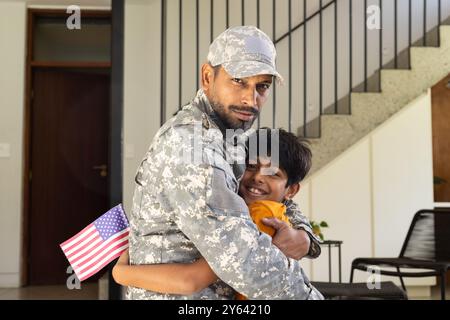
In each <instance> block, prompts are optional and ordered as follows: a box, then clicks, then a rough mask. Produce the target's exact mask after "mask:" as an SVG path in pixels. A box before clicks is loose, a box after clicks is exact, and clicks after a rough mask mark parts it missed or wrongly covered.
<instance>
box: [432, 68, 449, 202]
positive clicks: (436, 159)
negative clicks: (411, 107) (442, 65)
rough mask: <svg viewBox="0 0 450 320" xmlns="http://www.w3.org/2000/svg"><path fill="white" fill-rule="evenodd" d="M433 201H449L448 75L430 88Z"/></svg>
mask: <svg viewBox="0 0 450 320" xmlns="http://www.w3.org/2000/svg"><path fill="white" fill-rule="evenodd" d="M432 115H433V165H434V177H435V179H434V180H435V184H434V201H435V202H450V75H449V76H447V77H446V78H444V79H443V80H442V81H440V82H439V83H438V84H437V85H435V86H434V87H433V88H432Z"/></svg>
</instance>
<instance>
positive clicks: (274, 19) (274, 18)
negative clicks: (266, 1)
mask: <svg viewBox="0 0 450 320" xmlns="http://www.w3.org/2000/svg"><path fill="white" fill-rule="evenodd" d="M276 25H277V7H276V4H275V0H272V37H273V42H274V44H275V45H276V38H277V34H276V31H277V26H276ZM276 109H277V87H276V85H273V108H272V128H273V129H275V116H276Z"/></svg>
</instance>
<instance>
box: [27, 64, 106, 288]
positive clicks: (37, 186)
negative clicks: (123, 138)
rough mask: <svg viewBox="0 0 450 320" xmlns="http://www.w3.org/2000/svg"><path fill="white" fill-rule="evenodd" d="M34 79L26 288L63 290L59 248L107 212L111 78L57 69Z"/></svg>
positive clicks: (40, 71)
mask: <svg viewBox="0 0 450 320" xmlns="http://www.w3.org/2000/svg"><path fill="white" fill-rule="evenodd" d="M32 75H33V76H32V80H33V99H32V104H31V151H30V152H31V184H30V189H31V195H30V198H31V204H30V215H29V260H28V262H29V266H28V275H29V277H28V279H29V281H28V282H29V284H31V285H40V284H62V283H65V282H66V279H67V277H68V276H69V275H68V274H67V273H66V271H67V268H68V266H69V263H68V261H67V260H66V258H65V256H64V254H63V253H62V251H61V249H60V247H59V244H60V243H61V242H63V241H65V240H67V239H68V238H69V237H71V236H73V235H75V234H76V233H77V232H78V231H80V230H81V229H82V228H84V227H85V226H86V225H88V224H89V223H91V222H92V221H93V220H95V219H96V218H97V217H98V216H99V215H101V214H102V213H104V212H106V211H107V209H108V200H109V199H108V175H107V163H108V135H109V104H110V98H109V97H110V76H109V74H108V73H105V72H103V74H102V73H99V72H95V71H93V70H91V71H81V70H77V69H57V68H53V69H52V68H37V69H34V71H33V74H32ZM95 279H96V278H94V279H93V280H95Z"/></svg>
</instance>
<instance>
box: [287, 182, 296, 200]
mask: <svg viewBox="0 0 450 320" xmlns="http://www.w3.org/2000/svg"><path fill="white" fill-rule="evenodd" d="M299 191H300V183H294V184H292V185H290V186H289V187H288V189H287V192H286V195H285V196H284V197H285V198H286V199H292V198H293V197H295V195H296V194H297V193H298V192H299Z"/></svg>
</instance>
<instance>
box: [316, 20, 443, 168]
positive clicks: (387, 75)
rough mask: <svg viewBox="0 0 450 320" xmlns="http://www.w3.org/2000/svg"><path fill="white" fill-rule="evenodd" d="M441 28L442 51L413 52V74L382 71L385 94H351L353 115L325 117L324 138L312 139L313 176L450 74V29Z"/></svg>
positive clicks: (420, 49) (413, 49) (428, 49)
mask: <svg viewBox="0 0 450 320" xmlns="http://www.w3.org/2000/svg"><path fill="white" fill-rule="evenodd" d="M439 28H440V37H441V38H440V47H411V48H410V54H411V69H410V70H399V69H395V70H394V69H393V70H389V69H384V70H381V92H377V93H371V92H363V93H355V92H353V93H351V110H352V112H351V115H327V114H324V115H322V116H321V121H322V123H321V126H322V131H321V137H320V138H319V139H310V141H311V147H312V152H313V168H312V170H311V174H312V173H314V172H316V171H317V170H318V169H320V168H322V167H324V166H325V165H326V164H327V163H329V162H330V161H331V160H333V159H334V158H336V157H337V156H338V155H339V154H341V153H342V152H344V151H345V150H346V149H347V148H349V147H350V146H351V145H353V144H354V143H355V142H357V141H358V140H360V139H361V138H362V137H364V136H365V135H367V134H368V133H369V132H371V131H372V130H373V129H375V128H376V127H377V126H379V125H380V124H381V123H383V122H384V121H386V120H387V119H388V118H390V117H391V116H392V115H393V114H395V113H396V112H397V111H399V110H400V109H401V108H402V107H404V106H405V105H407V104H408V103H409V102H410V101H412V100H413V99H415V98H416V97H418V96H419V95H421V94H422V93H423V92H424V91H426V90H427V89H428V88H430V87H432V86H433V85H434V84H435V83H437V82H438V81H440V80H441V79H442V78H444V77H445V76H447V75H448V74H449V73H450V26H444V25H442V26H440V27H439Z"/></svg>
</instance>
